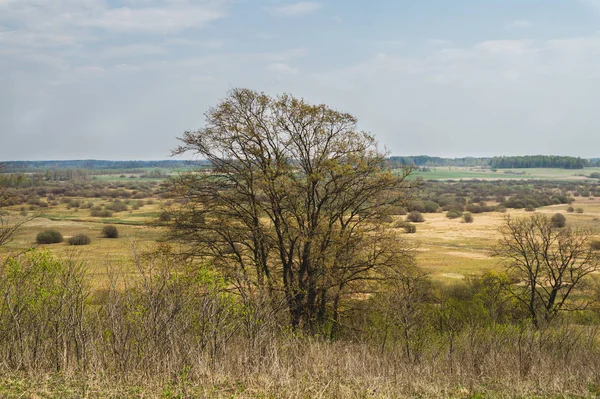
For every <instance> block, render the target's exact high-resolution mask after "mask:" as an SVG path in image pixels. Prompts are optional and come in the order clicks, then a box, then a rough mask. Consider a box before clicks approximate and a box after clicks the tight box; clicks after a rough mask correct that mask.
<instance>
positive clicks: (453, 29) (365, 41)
mask: <svg viewBox="0 0 600 399" xmlns="http://www.w3.org/2000/svg"><path fill="white" fill-rule="evenodd" d="M236 87H244V88H250V89H253V90H257V91H264V92H266V93H268V94H271V95H277V94H281V93H290V94H292V95H294V96H297V97H303V98H305V99H306V100H307V101H308V102H311V103H324V104H327V105H329V106H330V107H332V108H334V109H337V110H340V111H344V112H350V113H351V114H353V115H354V116H356V117H357V118H358V120H359V128H360V129H363V130H367V131H370V132H371V133H373V134H374V135H375V137H376V138H377V141H378V142H379V145H380V147H381V148H385V149H387V150H388V151H389V153H390V154H392V155H421V154H425V155H432V156H443V157H462V156H493V155H525V154H556V155H572V156H581V157H600V0H486V1H482V0H452V1H449V0H418V1H416V0H413V1H405V0H370V1H369V0H319V1H300V2H297V1H280V0H0V160H5V161H6V160H50V159H52V160H55V159H116V160H119V159H122V160H130V159H140V160H151V159H167V158H168V157H169V155H170V150H171V149H173V148H175V147H176V146H177V144H178V141H177V137H180V136H181V135H182V133H183V132H184V131H186V130H195V129H198V128H201V127H202V126H203V123H204V112H205V111H206V110H207V109H208V108H209V107H211V106H214V105H216V104H217V103H218V102H219V100H221V99H223V98H224V97H225V96H226V95H227V93H228V91H229V90H231V89H233V88H236Z"/></svg>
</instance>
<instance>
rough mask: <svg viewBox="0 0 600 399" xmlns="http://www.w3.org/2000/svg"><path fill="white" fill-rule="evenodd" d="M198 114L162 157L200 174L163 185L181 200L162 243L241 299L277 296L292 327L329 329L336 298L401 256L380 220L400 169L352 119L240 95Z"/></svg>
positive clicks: (399, 192)
mask: <svg viewBox="0 0 600 399" xmlns="http://www.w3.org/2000/svg"><path fill="white" fill-rule="evenodd" d="M205 115H206V127H205V128H203V129H200V130H198V131H188V132H185V134H184V135H183V137H182V138H180V141H181V142H182V145H181V146H180V147H178V148H177V149H175V150H174V151H173V153H174V154H184V153H187V152H192V153H194V154H195V155H196V156H198V157H199V158H201V159H203V160H207V161H209V162H210V165H211V166H212V168H211V170H210V171H209V172H202V171H201V170H199V171H198V173H191V174H184V175H182V176H179V177H178V178H175V179H172V180H171V181H170V184H171V192H172V193H173V195H174V196H175V197H179V198H180V199H183V200H184V202H185V205H184V206H181V207H179V208H178V209H174V210H171V211H170V215H171V220H170V222H169V224H170V226H171V229H170V231H171V237H172V238H173V239H178V240H180V241H182V242H185V243H187V244H189V246H188V248H189V252H188V254H189V255H191V256H199V257H203V258H205V259H207V258H208V259H210V260H211V261H212V262H213V263H214V264H215V265H216V266H218V267H219V268H220V270H222V271H223V272H224V273H225V274H226V275H227V276H228V277H229V278H231V280H232V281H234V282H235V284H236V286H237V287H238V289H239V291H240V293H241V294H242V295H249V294H250V293H254V292H266V293H267V294H268V295H269V296H270V297H271V298H273V300H275V299H276V297H277V295H278V294H279V293H282V294H283V297H284V301H285V303H286V305H287V309H288V311H289V316H290V321H291V325H292V326H294V327H298V326H301V327H307V328H309V329H310V328H312V327H316V326H318V325H322V324H323V323H324V322H325V321H331V322H333V323H334V324H335V323H336V322H337V319H338V317H339V310H340V308H341V307H340V305H341V303H342V301H343V299H344V298H347V297H348V296H350V295H352V294H355V293H358V292H363V291H364V290H365V289H366V287H365V282H366V281H368V280H372V279H375V278H377V276H378V273H379V272H380V270H381V269H382V268H385V267H389V266H398V265H401V264H402V263H403V262H404V261H405V259H407V257H409V256H410V253H409V251H408V250H406V248H405V247H402V245H398V240H397V239H394V238H393V237H392V236H391V235H390V234H389V233H388V228H387V226H388V225H389V223H386V222H385V217H383V216H386V212H387V210H388V209H389V208H391V206H392V205H396V204H398V203H401V202H402V201H403V196H404V194H405V193H406V192H407V189H408V188H409V187H408V186H409V184H411V183H408V182H407V181H406V180H405V177H406V176H407V175H408V173H409V172H410V169H404V170H403V172H402V173H400V174H398V173H397V172H396V171H392V170H389V169H388V168H387V164H386V162H385V158H384V154H383V153H381V152H380V151H379V150H378V149H377V146H376V143H375V139H374V138H373V136H372V135H370V134H368V133H365V132H362V131H358V130H356V123H357V121H356V119H355V118H354V117H353V116H352V115H350V114H346V113H342V112H338V111H335V110H333V109H331V108H329V107H327V106H326V105H311V104H308V103H306V102H305V101H304V100H302V99H297V98H294V97H292V96H290V95H282V96H278V97H276V98H273V97H270V96H268V95H266V94H263V93H257V92H254V91H251V90H246V89H235V90H233V91H231V92H230V93H229V96H228V97H227V98H226V99H225V100H223V101H222V102H221V103H219V104H218V105H217V106H216V107H214V108H212V109H210V110H209V111H208V112H207V113H206V114H205ZM204 170H206V169H204Z"/></svg>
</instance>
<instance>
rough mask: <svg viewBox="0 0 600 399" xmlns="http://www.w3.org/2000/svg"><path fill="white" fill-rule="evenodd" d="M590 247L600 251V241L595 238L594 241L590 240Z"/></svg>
mask: <svg viewBox="0 0 600 399" xmlns="http://www.w3.org/2000/svg"><path fill="white" fill-rule="evenodd" d="M590 248H591V249H592V250H593V251H600V241H599V240H594V241H592V242H590Z"/></svg>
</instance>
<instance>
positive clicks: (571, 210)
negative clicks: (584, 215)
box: [567, 206, 575, 213]
mask: <svg viewBox="0 0 600 399" xmlns="http://www.w3.org/2000/svg"><path fill="white" fill-rule="evenodd" d="M567 212H569V213H573V212H575V208H573V207H572V206H570V207H568V208H567Z"/></svg>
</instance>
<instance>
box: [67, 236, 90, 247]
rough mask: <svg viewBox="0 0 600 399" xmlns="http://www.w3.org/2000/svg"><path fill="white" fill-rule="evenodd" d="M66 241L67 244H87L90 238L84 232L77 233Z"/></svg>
mask: <svg viewBox="0 0 600 399" xmlns="http://www.w3.org/2000/svg"><path fill="white" fill-rule="evenodd" d="M68 242H69V245H88V244H89V243H90V242H92V240H90V237H88V236H86V235H85V234H77V235H76V236H73V237H71V238H69V240H68Z"/></svg>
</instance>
